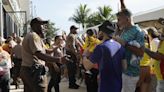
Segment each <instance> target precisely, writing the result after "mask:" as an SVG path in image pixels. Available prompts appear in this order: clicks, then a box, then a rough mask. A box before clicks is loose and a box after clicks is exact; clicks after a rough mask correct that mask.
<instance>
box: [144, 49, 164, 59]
mask: <svg viewBox="0 0 164 92" xmlns="http://www.w3.org/2000/svg"><path fill="white" fill-rule="evenodd" d="M145 52H146V53H147V54H148V55H149V56H150V57H151V58H153V59H156V60H160V61H161V60H162V61H164V55H163V54H162V53H159V52H152V51H150V50H149V49H147V48H145Z"/></svg>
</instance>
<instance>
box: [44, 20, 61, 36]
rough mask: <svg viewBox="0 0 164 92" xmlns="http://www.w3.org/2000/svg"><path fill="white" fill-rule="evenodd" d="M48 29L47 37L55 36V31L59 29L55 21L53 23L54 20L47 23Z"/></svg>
mask: <svg viewBox="0 0 164 92" xmlns="http://www.w3.org/2000/svg"><path fill="white" fill-rule="evenodd" d="M46 27H47V28H46V29H47V32H46V38H48V37H50V38H54V36H55V34H54V33H55V32H56V31H58V30H59V29H58V28H56V27H55V23H52V22H49V23H48V24H47V25H46Z"/></svg>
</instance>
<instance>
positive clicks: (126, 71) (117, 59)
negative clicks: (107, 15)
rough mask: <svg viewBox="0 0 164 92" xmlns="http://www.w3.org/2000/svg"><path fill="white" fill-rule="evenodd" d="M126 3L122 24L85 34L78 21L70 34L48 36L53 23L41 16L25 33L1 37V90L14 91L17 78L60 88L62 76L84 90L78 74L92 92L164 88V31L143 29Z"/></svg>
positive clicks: (31, 87) (44, 90)
mask: <svg viewBox="0 0 164 92" xmlns="http://www.w3.org/2000/svg"><path fill="white" fill-rule="evenodd" d="M120 3H121V11H119V12H118V13H117V14H116V16H117V20H118V21H117V23H114V22H111V21H108V20H106V21H104V22H103V23H102V24H101V25H100V26H99V27H98V30H95V29H93V28H91V29H88V30H86V32H85V34H83V35H82V36H81V37H78V35H77V34H78V27H76V26H74V25H72V26H71V27H70V33H69V34H68V35H66V33H65V32H61V33H57V34H56V35H55V37H54V38H45V36H44V33H45V32H46V31H47V30H45V28H43V27H44V26H43V25H45V24H47V23H48V21H43V20H42V19H41V18H39V17H37V18H34V19H32V20H31V22H30V26H31V31H30V32H29V33H27V34H26V36H25V37H23V38H21V37H18V36H16V34H15V33H13V34H12V36H9V37H8V38H7V39H6V40H4V39H2V38H0V92H9V90H10V83H11V78H12V79H13V81H12V84H14V85H15V86H16V88H19V83H20V81H22V82H23V84H24V92H52V88H54V90H55V92H60V86H59V83H60V81H61V79H62V78H68V85H69V86H68V88H69V89H77V90H78V89H79V87H80V86H79V85H78V83H77V82H76V80H77V79H78V77H80V78H81V79H82V80H83V79H84V82H85V84H86V91H87V92H164V30H162V31H159V30H156V29H155V28H147V29H141V28H140V27H139V26H138V25H136V24H134V23H133V18H132V13H131V12H130V11H129V10H128V9H127V8H126V6H125V4H124V0H120ZM163 21H164V19H162V18H160V19H159V23H160V24H161V25H163V26H164V22H163ZM47 76H48V77H49V76H50V79H49V80H48V79H47Z"/></svg>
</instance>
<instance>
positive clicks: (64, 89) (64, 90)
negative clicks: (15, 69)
mask: <svg viewBox="0 0 164 92" xmlns="http://www.w3.org/2000/svg"><path fill="white" fill-rule="evenodd" d="M77 83H78V82H77ZM10 92H23V85H21V86H20V89H15V86H14V85H11V90H10ZM52 92H55V91H54V90H53V91H52ZM60 92H86V87H85V84H84V83H82V84H80V87H79V89H69V88H68V81H63V82H61V83H60Z"/></svg>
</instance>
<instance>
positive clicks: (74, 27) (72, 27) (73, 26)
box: [70, 25, 78, 30]
mask: <svg viewBox="0 0 164 92" xmlns="http://www.w3.org/2000/svg"><path fill="white" fill-rule="evenodd" d="M72 29H78V27H76V26H75V25H72V26H71V27H70V30H72Z"/></svg>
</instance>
